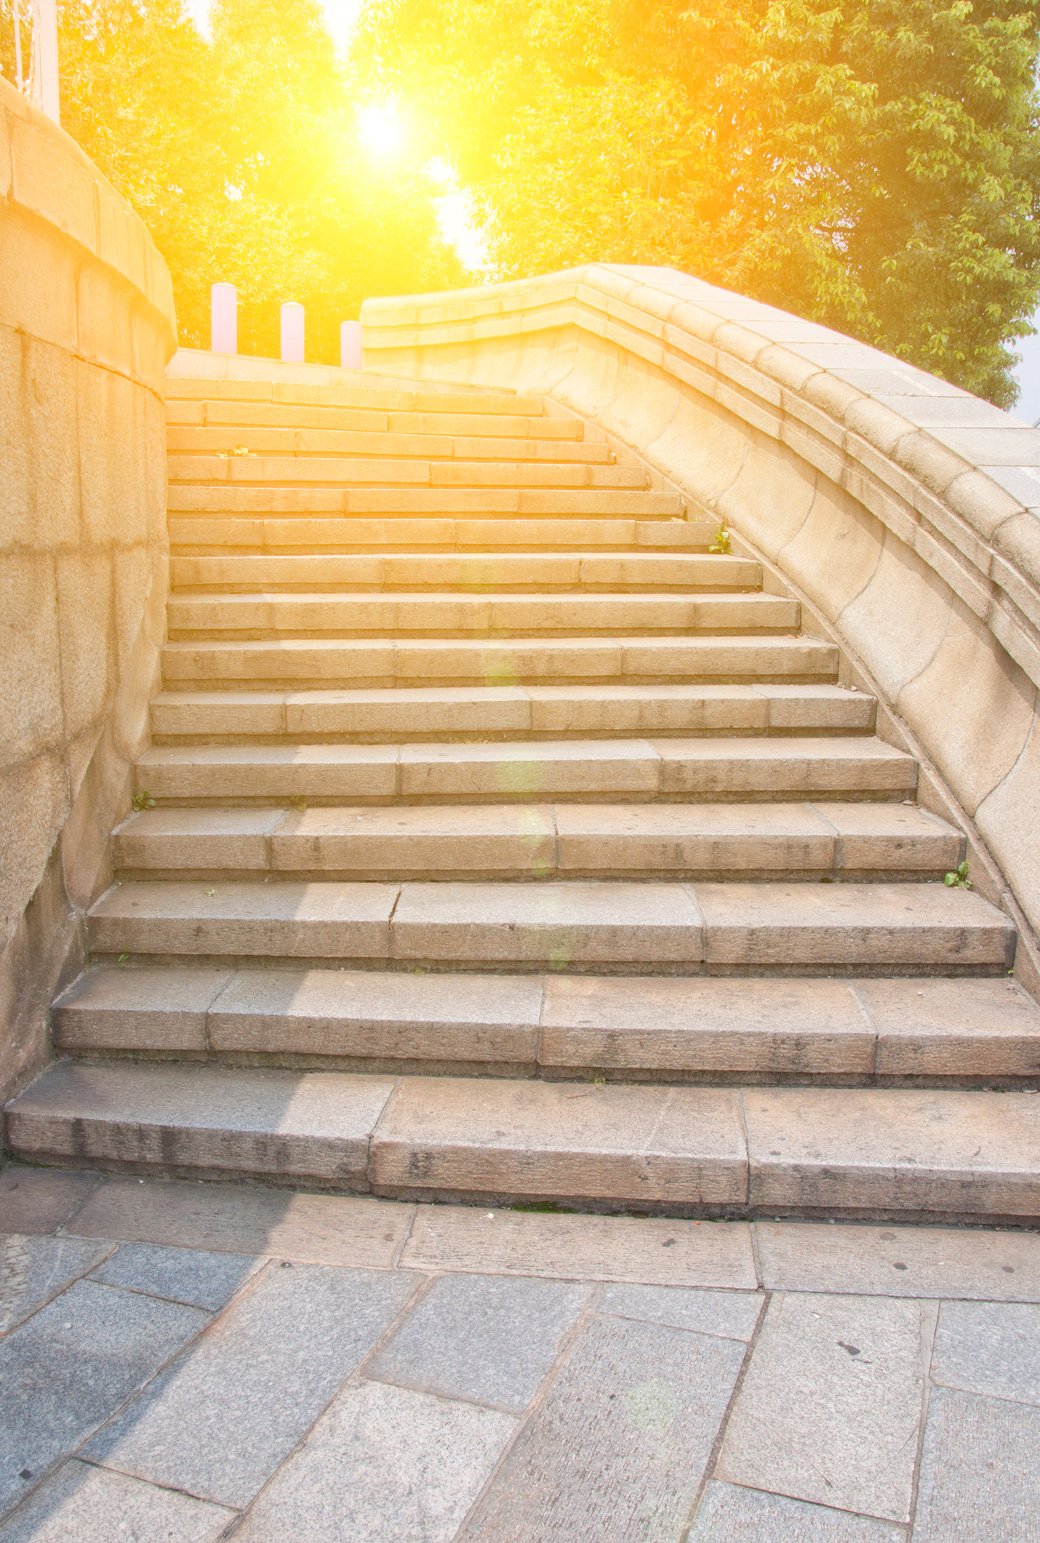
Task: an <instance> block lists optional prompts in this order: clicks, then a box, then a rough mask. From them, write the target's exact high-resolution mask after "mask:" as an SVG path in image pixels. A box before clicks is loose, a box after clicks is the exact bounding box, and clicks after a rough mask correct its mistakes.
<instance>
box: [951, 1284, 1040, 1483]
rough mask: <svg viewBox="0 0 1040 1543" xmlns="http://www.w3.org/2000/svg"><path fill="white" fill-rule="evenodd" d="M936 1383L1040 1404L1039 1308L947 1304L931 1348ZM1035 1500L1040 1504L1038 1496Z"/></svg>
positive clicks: (972, 1303)
mask: <svg viewBox="0 0 1040 1543" xmlns="http://www.w3.org/2000/svg"><path fill="white" fill-rule="evenodd" d="M932 1381H933V1382H937V1383H940V1384H942V1385H943V1386H945V1387H948V1388H961V1389H963V1391H965V1392H967V1393H990V1394H992V1395H993V1396H994V1397H995V1398H1013V1399H1017V1401H1018V1402H1019V1403H1021V1404H1040V1307H1035V1306H1026V1305H1025V1304H1022V1303H1009V1302H944V1303H943V1304H942V1306H941V1307H940V1309H939V1322H938V1325H937V1326H936V1331H935V1345H934V1347H933V1350H932ZM1037 1462H1038V1463H1040V1453H1038V1454H1037ZM1037 1498H1038V1502H1040V1494H1038V1497H1037Z"/></svg>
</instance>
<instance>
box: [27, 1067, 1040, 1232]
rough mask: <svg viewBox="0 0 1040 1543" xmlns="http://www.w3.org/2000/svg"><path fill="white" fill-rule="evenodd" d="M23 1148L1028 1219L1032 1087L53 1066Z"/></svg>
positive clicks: (498, 1196)
mask: <svg viewBox="0 0 1040 1543" xmlns="http://www.w3.org/2000/svg"><path fill="white" fill-rule="evenodd" d="M7 1122H8V1131H9V1138H10V1144H11V1149H12V1151H13V1153H14V1155H15V1156H17V1157H20V1158H23V1159H27V1160H35V1161H46V1162H55V1161H68V1160H70V1159H73V1158H74V1159H75V1160H76V1161H78V1162H80V1163H84V1162H89V1163H91V1164H94V1165H100V1166H103V1167H110V1168H130V1169H136V1170H138V1171H162V1172H167V1173H170V1172H172V1173H187V1174H196V1175H200V1176H207V1177H217V1176H221V1175H229V1174H235V1175H246V1176H250V1177H257V1178H268V1179H275V1180H277V1181H279V1182H283V1183H293V1182H295V1183H301V1182H302V1183H309V1184H314V1185H317V1186H322V1187H328V1188H335V1189H345V1190H354V1191H374V1192H375V1193H377V1194H383V1195H391V1196H400V1197H413V1198H422V1199H433V1198H439V1197H443V1198H449V1197H460V1198H465V1199H469V1200H482V1201H486V1200H493V1201H495V1202H498V1203H501V1202H505V1203H507V1204H508V1203H511V1202H516V1201H538V1200H554V1201H558V1202H561V1203H567V1202H569V1203H572V1204H577V1205H579V1206H582V1205H584V1206H589V1207H598V1208H603V1207H606V1208H613V1209H619V1208H626V1209H630V1208H637V1209H639V1208H645V1209H647V1210H663V1211H669V1212H672V1213H676V1214H687V1213H693V1214H697V1213H701V1214H705V1213H706V1214H709V1215H710V1214H720V1213H722V1214H731V1215H756V1214H778V1213H784V1214H804V1215H813V1214H817V1213H818V1212H820V1211H821V1210H823V1211H826V1212H827V1213H828V1214H833V1215H841V1216H875V1217H885V1216H892V1217H903V1218H907V1217H919V1218H923V1217H935V1216H953V1217H962V1218H968V1219H970V1218H973V1217H980V1216H986V1217H987V1218H988V1219H993V1218H995V1217H1001V1218H1007V1219H1016V1220H1019V1221H1024V1220H1034V1219H1035V1218H1036V1217H1037V1216H1038V1215H1040V1178H1038V1176H1037V1173H1036V1167H1035V1157H1036V1151H1037V1148H1038V1145H1040V1098H1038V1097H1037V1096H1036V1095H1034V1094H1030V1093H992V1092H984V1091H960V1090H927V1091H925V1090H918V1089H873V1088H871V1089H847V1088H843V1089H828V1088H755V1087H748V1088H743V1089H738V1088H733V1089H730V1088H682V1087H660V1086H656V1085H652V1084H648V1085H632V1084H620V1085H617V1084H610V1085H605V1086H595V1085H591V1084H589V1083H574V1082H558V1083H552V1082H545V1081H538V1080H519V1081H518V1080H516V1079H505V1080H503V1079H493V1078H488V1079H484V1080H481V1081H480V1082H477V1081H475V1080H473V1079H470V1078H453V1077H433V1078H426V1077H407V1076H406V1077H397V1078H393V1077H385V1076H375V1075H369V1076H365V1075H357V1074H353V1073H346V1072H326V1071H309V1072H298V1071H282V1070H274V1069H255V1068H253V1069H250V1068H225V1067H219V1066H155V1065H141V1064H127V1063H109V1064H104V1065H90V1064H82V1063H76V1062H70V1061H62V1062H58V1063H56V1064H55V1065H53V1066H51V1067H50V1068H49V1069H48V1070H47V1071H46V1072H45V1073H44V1074H43V1076H42V1077H40V1078H39V1079H38V1081H37V1082H35V1083H34V1084H33V1085H32V1086H30V1087H29V1088H27V1089H26V1090H25V1092H24V1093H22V1094H21V1095H20V1096H19V1097H18V1098H16V1099H14V1100H13V1101H12V1102H11V1103H10V1104H9V1105H8V1110H7Z"/></svg>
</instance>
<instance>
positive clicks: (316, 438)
mask: <svg viewBox="0 0 1040 1543" xmlns="http://www.w3.org/2000/svg"><path fill="white" fill-rule="evenodd" d="M244 428H248V433H247V434H243V429H244ZM245 439H248V444H246V443H244V442H243V441H244V440H245ZM166 443H167V445H168V447H169V449H170V450H171V451H172V452H174V453H175V454H187V455H219V454H221V453H223V454H225V455H236V456H241V455H242V453H243V452H248V453H251V454H255V455H295V456H310V455H323V456H325V455H339V456H344V455H349V456H354V455H357V456H377V457H378V456H392V457H393V458H394V459H395V460H403V459H406V458H408V457H413V456H418V457H421V458H423V459H426V460H448V461H451V460H459V461H507V462H514V463H515V462H517V461H537V462H543V461H550V462H560V463H562V464H565V465H582V464H583V465H588V466H611V465H615V464H620V463H623V462H628V463H629V464H632V465H638V464H639V463H638V462H637V460H636V458H635V456H626V455H625V454H624V452H622V453H621V454H620V455H619V454H617V453H616V452H615V451H614V450H612V449H611V447H610V446H609V445H608V444H607V443H606V442H605V441H601V440H582V439H537V438H535V437H534V436H529V437H527V438H523V437H520V436H517V437H516V438H512V439H510V438H507V437H505V436H490V435H479V434H400V433H393V434H391V433H390V432H389V431H387V430H383V431H379V430H376V431H372V430H363V429H338V428H331V427H325V428H322V427H318V428H309V429H308V428H296V427H294V426H293V424H291V423H290V424H287V425H286V426H284V427H280V426H278V425H276V424H261V423H254V424H251V425H248V426H247V425H242V424H235V423H223V424H222V423H210V424H208V425H194V424H180V423H175V422H171V423H170V425H169V427H168V429H167V432H166Z"/></svg>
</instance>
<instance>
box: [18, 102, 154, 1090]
mask: <svg viewBox="0 0 1040 1543" xmlns="http://www.w3.org/2000/svg"><path fill="white" fill-rule="evenodd" d="M173 348H174V318H173V299H172V290H171V285H170V277H169V273H168V272H167V269H166V266H165V264H164V263H163V260H162V258H161V257H160V256H159V253H158V252H157V251H156V249H155V246H154V245H153V243H152V241H151V239H150V237H149V236H148V234H147V232H146V230H145V228H144V226H143V225H142V223H141V221H140V220H139V219H138V218H137V216H136V215H135V214H134V213H133V212H132V210H131V209H130V207H129V206H128V205H127V204H126V203H125V202H124V200H123V199H122V198H120V197H119V195H118V194H117V193H116V192H115V190H114V189H113V188H112V187H111V185H110V184H109V183H108V182H106V181H105V179H104V178H103V177H102V176H101V174H100V172H99V171H98V170H97V168H96V167H95V166H94V165H93V164H92V163H91V162H90V161H89V160H88V159H87V157H86V156H85V155H84V154H83V153H82V151H80V150H79V149H78V148H77V146H76V145H75V144H74V143H73V141H72V140H71V139H70V138H69V136H68V135H67V134H64V133H63V132H62V131H61V130H60V129H59V128H58V127H57V126H56V125H55V124H54V123H52V122H51V121H50V119H48V118H46V117H44V116H43V114H42V113H39V112H37V111H36V110H35V109H34V108H32V107H31V106H30V105H29V104H28V103H27V102H26V101H25V99H24V98H23V97H22V96H20V95H19V94H18V93H17V92H16V91H15V90H14V89H13V87H11V86H10V85H8V84H6V83H5V82H3V81H0V467H2V472H0V658H2V661H3V662H2V670H0V675H2V680H3V687H2V690H0V747H2V753H0V1025H2V1031H0V1092H3V1091H6V1090H7V1089H9V1088H11V1087H13V1086H14V1085H15V1084H17V1083H18V1082H19V1081H21V1080H23V1079H24V1078H25V1077H26V1076H27V1075H29V1074H30V1073H31V1072H32V1070H33V1069H34V1067H35V1066H37V1065H39V1064H40V1063H41V1061H42V1060H43V1059H44V1058H45V1057H46V1055H47V1053H48V1052H47V1039H46V1030H45V1023H46V1012H47V1009H48V1007H49V1003H50V999H51V997H52V995H53V993H54V987H55V983H56V981H57V980H58V979H59V978H60V977H61V975H62V972H63V971H69V970H74V969H75V967H76V954H77V948H78V938H79V935H80V932H81V930H82V929H81V916H82V910H83V907H84V906H85V905H86V904H88V903H89V901H90V900H91V899H93V897H94V895H95V894H96V893H97V892H98V889H99V887H101V885H102V884H103V883H104V882H105V878H106V874H107V861H108V855H107V854H108V838H109V832H110V829H111V825H112V819H113V816H114V815H115V814H116V813H118V812H119V811H120V810H124V809H125V808H126V807H127V806H128V804H129V799H130V788H131V777H130V767H131V764H132V761H133V758H134V756H135V754H136V753H137V751H138V750H139V749H140V746H141V743H142V740H143V737H144V736H145V734H146V732H147V727H146V726H147V705H148V698H149V694H150V691H151V688H152V686H153V683H154V681H155V679H156V671H157V664H158V650H159V646H160V644H161V642H162V638H163V634H164V625H165V623H164V610H165V600H166V566H167V564H166V551H167V537H166V528H165V482H166V446H165V418H164V405H163V370H164V367H165V364H166V360H167V358H168V357H169V356H170V354H171V353H172V351H173Z"/></svg>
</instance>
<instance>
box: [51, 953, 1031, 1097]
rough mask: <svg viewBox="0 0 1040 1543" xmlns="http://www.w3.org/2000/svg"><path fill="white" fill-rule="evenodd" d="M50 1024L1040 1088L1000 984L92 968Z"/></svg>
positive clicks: (1006, 984) (179, 1046)
mask: <svg viewBox="0 0 1040 1543" xmlns="http://www.w3.org/2000/svg"><path fill="white" fill-rule="evenodd" d="M52 1020H53V1028H54V1034H55V1040H56V1043H57V1045H58V1047H59V1049H61V1050H62V1051H64V1052H66V1053H69V1054H79V1055H104V1054H114V1053H119V1054H122V1053H130V1052H132V1053H136V1054H151V1055H161V1056H166V1055H175V1054H179V1055H191V1056H209V1057H215V1058H243V1057H248V1058H250V1059H260V1060H263V1059H268V1058H278V1057H282V1058H290V1057H291V1058H304V1057H306V1058H309V1059H310V1060H311V1061H317V1062H322V1063H325V1064H342V1065H349V1066H358V1067H361V1068H365V1069H371V1068H373V1067H377V1068H383V1067H391V1068H401V1067H402V1066H405V1067H423V1068H425V1069H427V1070H429V1071H435V1072H438V1073H443V1072H445V1071H449V1070H451V1069H453V1068H458V1069H460V1070H461V1069H463V1068H465V1069H467V1070H469V1071H471V1072H475V1073H479V1074H481V1075H486V1074H487V1073H488V1072H489V1071H490V1070H491V1069H493V1068H502V1069H509V1070H510V1071H511V1072H513V1073H518V1074H523V1075H527V1076H535V1075H539V1076H543V1077H562V1076H566V1075H568V1074H576V1073H581V1074H584V1075H589V1074H592V1075H595V1076H606V1077H609V1078H619V1077H620V1078H649V1077H656V1078H659V1079H663V1080H666V1081H668V1080H682V1079H693V1078H699V1079H705V1080H721V1079H731V1080H732V1079H736V1078H740V1077H745V1078H747V1077H753V1078H755V1079H769V1080H775V1079H788V1080H799V1081H803V1080H808V1079H818V1078H833V1079H838V1078H840V1079H844V1080H845V1081H852V1082H862V1081H867V1080H878V1081H888V1082H896V1081H905V1082H920V1081H924V1080H927V1081H930V1082H935V1083H941V1082H943V1081H950V1080H962V1081H963V1080H973V1079H974V1080H986V1081H987V1082H992V1081H994V1080H997V1081H1001V1082H1007V1083H1013V1082H1015V1081H1019V1082H1021V1081H1023V1080H1027V1081H1029V1082H1033V1083H1035V1082H1036V1080H1037V1079H1038V1078H1040V1007H1038V1006H1037V1004H1036V1002H1034V1001H1033V999H1032V997H1030V996H1029V995H1028V994H1027V993H1026V992H1025V991H1023V990H1022V988H1021V986H1018V985H1016V984H1015V982H1014V981H1012V980H1008V979H1006V978H1000V979H992V978H977V979H970V978H964V977H955V978H952V979H951V978H945V977H930V976H916V977H913V978H910V979H905V980H904V979H894V980H883V979H874V980H872V979H852V980H849V981H839V980H827V979H823V978H820V977H809V978H798V977H794V978H791V977H786V978H784V979H775V978H769V977H765V978H762V979H759V980H746V979H734V978H732V977H718V976H653V975H650V976H647V975H642V976H625V975H607V976H595V975H547V976H546V975H465V974H455V973H445V974H438V973H427V974H420V975H416V974H412V973H410V972H407V971H393V970H391V971H372V970H328V969H317V968H310V969H308V968H306V967H297V968H296V969H288V970H279V969H274V968H271V967H267V968H259V969H258V968H248V967H247V968H241V969H234V968H220V967H217V968H212V967H199V966H191V965H167V966H162V965H152V966H147V967H143V968H133V967H129V968H128V967H125V966H124V967H122V968H117V967H115V966H99V967H96V968H94V969H92V970H90V971H88V972H87V973H85V974H84V975H82V976H80V978H79V979H78V980H77V981H76V982H75V983H74V985H73V986H71V987H70V989H69V990H68V991H67V992H66V993H65V994H64V996H62V997H61V998H60V999H59V1001H58V1002H57V1003H56V1005H55V1007H54V1010H53V1014H52Z"/></svg>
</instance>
